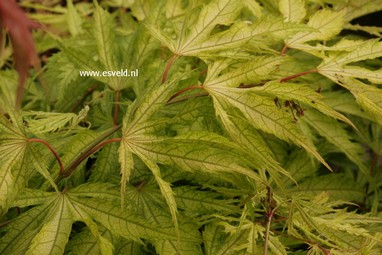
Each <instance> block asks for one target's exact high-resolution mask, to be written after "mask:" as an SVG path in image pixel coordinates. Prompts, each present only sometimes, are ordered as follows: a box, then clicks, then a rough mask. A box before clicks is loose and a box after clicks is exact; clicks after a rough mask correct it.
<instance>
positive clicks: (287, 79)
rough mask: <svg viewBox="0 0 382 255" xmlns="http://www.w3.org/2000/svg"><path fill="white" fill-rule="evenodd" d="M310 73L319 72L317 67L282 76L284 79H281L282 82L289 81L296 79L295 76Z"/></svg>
mask: <svg viewBox="0 0 382 255" xmlns="http://www.w3.org/2000/svg"><path fill="white" fill-rule="evenodd" d="M310 73H317V69H312V70H308V71H305V72H301V73H298V74H294V75H291V76H288V77H285V78H282V79H281V80H280V82H286V81H289V80H292V79H294V78H297V77H300V76H303V75H305V74H310Z"/></svg>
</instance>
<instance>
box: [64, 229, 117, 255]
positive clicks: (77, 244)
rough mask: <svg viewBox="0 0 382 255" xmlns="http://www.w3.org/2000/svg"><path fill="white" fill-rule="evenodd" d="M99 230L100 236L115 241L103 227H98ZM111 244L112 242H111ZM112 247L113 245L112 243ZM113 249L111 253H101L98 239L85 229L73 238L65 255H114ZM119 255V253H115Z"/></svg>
mask: <svg viewBox="0 0 382 255" xmlns="http://www.w3.org/2000/svg"><path fill="white" fill-rule="evenodd" d="M98 228H99V235H100V236H102V237H103V238H104V239H111V240H112V239H113V235H112V234H111V232H110V231H109V230H108V229H107V228H105V227H103V226H98ZM109 243H110V241H109ZM110 245H112V244H111V243H110ZM112 252H113V249H112V247H111V249H109V251H101V249H100V247H99V244H97V239H96V238H95V237H94V235H93V234H92V232H91V231H90V230H89V229H88V228H85V229H84V230H83V231H81V232H80V233H78V234H75V235H73V237H71V238H70V240H69V242H68V244H67V245H66V247H65V254H67V255H76V254H89V255H90V254H94V255H99V254H105V255H108V254H112ZM114 254H118V253H114Z"/></svg>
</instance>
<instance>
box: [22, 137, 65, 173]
mask: <svg viewBox="0 0 382 255" xmlns="http://www.w3.org/2000/svg"><path fill="white" fill-rule="evenodd" d="M28 142H30V143H42V144H44V145H45V146H46V147H48V149H49V150H50V151H51V152H52V153H53V155H54V157H55V158H56V159H57V162H58V165H59V166H60V174H63V173H64V165H63V164H62V160H61V158H60V156H58V154H57V152H56V151H55V150H54V149H53V147H52V146H51V145H50V144H49V143H48V142H47V141H44V140H42V139H39V138H29V139H28Z"/></svg>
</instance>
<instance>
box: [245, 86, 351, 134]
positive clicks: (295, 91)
mask: <svg viewBox="0 0 382 255" xmlns="http://www.w3.org/2000/svg"><path fill="white" fill-rule="evenodd" d="M251 90H252V91H254V92H255V93H256V94H259V95H266V96H275V97H277V98H279V99H284V100H297V101H299V102H301V103H303V104H305V105H309V106H310V107H312V108H315V109H317V110H319V111H320V112H322V113H324V114H325V115H328V116H331V117H333V118H336V119H338V120H342V121H343V122H345V123H347V124H349V125H350V126H352V127H354V128H355V126H354V124H353V123H352V122H351V121H350V120H349V119H348V118H346V117H345V116H344V115H342V114H341V113H339V112H336V111H335V110H333V109H332V108H330V107H329V106H327V105H326V104H325V103H324V102H323V101H322V99H324V97H323V96H322V95H321V94H320V93H317V92H316V91H314V90H313V89H311V88H309V87H308V86H306V85H304V84H297V83H288V82H282V83H280V82H278V81H271V82H267V83H266V84H264V86H260V87H254V88H251Z"/></svg>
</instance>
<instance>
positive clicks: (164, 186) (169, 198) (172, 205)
mask: <svg viewBox="0 0 382 255" xmlns="http://www.w3.org/2000/svg"><path fill="white" fill-rule="evenodd" d="M136 154H137V156H139V157H140V158H141V159H142V161H143V162H144V163H145V164H146V165H147V166H148V167H149V169H150V170H151V172H152V173H153V175H154V178H155V181H156V183H157V184H158V186H159V189H160V191H161V194H162V196H163V197H164V199H165V200H166V203H167V206H168V208H169V209H170V214H171V217H172V221H173V224H174V228H175V233H176V236H177V237H179V236H180V233H179V224H178V216H177V214H178V209H177V206H176V201H175V196H174V192H173V191H172V189H171V186H170V183H168V182H166V181H165V180H163V178H162V176H161V172H160V169H159V167H158V165H157V164H156V163H155V162H153V161H152V160H150V158H147V157H146V155H145V154H139V153H136Z"/></svg>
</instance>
